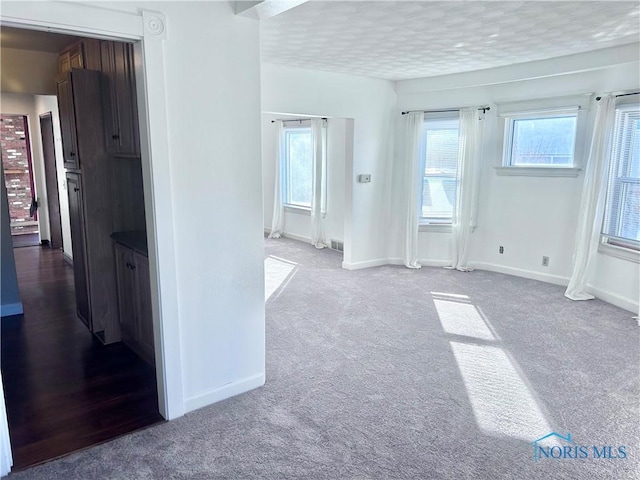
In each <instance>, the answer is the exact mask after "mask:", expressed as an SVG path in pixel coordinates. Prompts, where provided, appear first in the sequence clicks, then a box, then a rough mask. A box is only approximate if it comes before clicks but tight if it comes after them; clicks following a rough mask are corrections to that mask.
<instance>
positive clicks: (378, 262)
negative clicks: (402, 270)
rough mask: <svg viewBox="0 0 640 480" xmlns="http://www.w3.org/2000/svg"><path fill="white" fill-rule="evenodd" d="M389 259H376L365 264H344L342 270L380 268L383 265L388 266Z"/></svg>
mask: <svg viewBox="0 0 640 480" xmlns="http://www.w3.org/2000/svg"><path fill="white" fill-rule="evenodd" d="M388 264H389V259H387V258H376V259H375V260H366V261H364V262H355V263H347V262H342V268H344V269H345V270H360V269H362V268H371V267H380V266H382V265H388Z"/></svg>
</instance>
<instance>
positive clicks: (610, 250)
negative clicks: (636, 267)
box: [598, 243, 640, 263]
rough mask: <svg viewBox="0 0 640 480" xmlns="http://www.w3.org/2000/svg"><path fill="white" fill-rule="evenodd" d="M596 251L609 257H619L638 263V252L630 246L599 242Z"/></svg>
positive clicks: (639, 255)
mask: <svg viewBox="0 0 640 480" xmlns="http://www.w3.org/2000/svg"><path fill="white" fill-rule="evenodd" d="M598 253H602V254H603V255H609V256H610V257H615V258H619V259H621V260H626V261H628V262H633V263H640V252H639V251H637V250H633V249H631V248H625V247H618V246H617V245H610V244H608V243H601V244H600V245H599V246H598Z"/></svg>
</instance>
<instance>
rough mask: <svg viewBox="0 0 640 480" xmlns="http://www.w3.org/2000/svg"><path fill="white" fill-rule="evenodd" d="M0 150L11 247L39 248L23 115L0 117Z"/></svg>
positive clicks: (26, 128)
mask: <svg viewBox="0 0 640 480" xmlns="http://www.w3.org/2000/svg"><path fill="white" fill-rule="evenodd" d="M0 137H1V138H2V141H0V148H1V152H2V166H3V168H4V179H3V180H4V182H5V186H6V188H7V200H8V203H9V219H10V226H11V239H12V241H13V245H14V247H26V246H32V245H38V244H39V243H40V238H39V231H40V229H39V224H38V203H37V199H36V190H35V182H34V175H33V159H32V157H31V148H30V142H29V125H28V122H27V117H26V116H25V115H19V114H10V113H2V114H0Z"/></svg>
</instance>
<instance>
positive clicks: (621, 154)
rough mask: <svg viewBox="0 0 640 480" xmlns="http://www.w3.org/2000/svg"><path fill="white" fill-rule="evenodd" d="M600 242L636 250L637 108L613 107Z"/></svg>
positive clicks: (639, 237)
mask: <svg viewBox="0 0 640 480" xmlns="http://www.w3.org/2000/svg"><path fill="white" fill-rule="evenodd" d="M602 235H603V241H604V242H605V243H608V244H610V245H615V246H618V247H624V248H629V249H633V250H640V105H638V104H628V105H620V106H619V107H618V108H616V115H615V124H614V130H613V138H612V142H611V162H610V170H609V183H608V188H607V201H606V207H605V217H604V222H603V226H602Z"/></svg>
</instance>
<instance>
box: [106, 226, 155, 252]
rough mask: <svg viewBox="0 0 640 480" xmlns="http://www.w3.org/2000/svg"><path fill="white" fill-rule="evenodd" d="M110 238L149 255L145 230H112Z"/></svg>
mask: <svg viewBox="0 0 640 480" xmlns="http://www.w3.org/2000/svg"><path fill="white" fill-rule="evenodd" d="M111 238H112V239H113V240H114V241H115V242H118V243H119V244H121V245H124V246H125V247H128V248H130V249H132V250H135V251H136V252H138V253H141V254H143V255H145V256H149V250H148V249H147V232H145V231H144V230H136V231H132V232H113V233H112V234H111Z"/></svg>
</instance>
